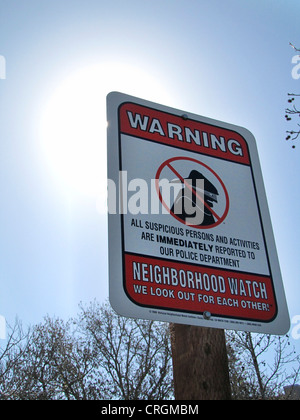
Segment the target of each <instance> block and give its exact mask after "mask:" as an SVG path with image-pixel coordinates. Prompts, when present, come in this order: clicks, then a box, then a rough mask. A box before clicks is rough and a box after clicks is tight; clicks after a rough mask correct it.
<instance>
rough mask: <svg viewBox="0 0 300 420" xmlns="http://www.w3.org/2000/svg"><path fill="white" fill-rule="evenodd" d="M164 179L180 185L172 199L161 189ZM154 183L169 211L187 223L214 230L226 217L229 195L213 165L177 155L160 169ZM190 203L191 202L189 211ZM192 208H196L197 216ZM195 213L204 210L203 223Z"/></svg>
mask: <svg viewBox="0 0 300 420" xmlns="http://www.w3.org/2000/svg"><path fill="white" fill-rule="evenodd" d="M174 176H175V179H174ZM162 180H164V181H165V180H169V182H170V184H171V185H173V186H176V184H177V188H176V189H177V193H176V194H175V196H174V198H173V202H171V200H170V195H169V196H168V197H167V196H166V194H165V193H164V189H163V188H161V181H162ZM155 186H156V191H157V194H158V196H159V199H160V201H161V203H162V205H163V206H164V208H165V209H166V210H167V212H168V213H170V215H171V216H173V217H174V218H175V219H177V220H178V221H179V222H181V223H184V224H185V225H188V226H190V227H194V228H197V229H211V228H214V227H216V226H218V225H219V224H221V223H222V222H223V221H224V220H225V218H226V217H227V214H228V211H229V195H228V192H227V189H226V187H225V185H224V182H223V181H222V179H221V178H220V176H219V175H218V174H217V173H216V172H215V171H214V170H213V169H212V168H210V167H209V166H208V165H206V164H205V163H203V162H201V161H199V160H197V159H193V158H189V157H175V158H171V159H168V160H166V161H165V162H163V163H162V164H161V165H160V167H159V168H158V171H157V173H156V177H155ZM188 202H190V204H191V205H190V207H189V211H187V207H188V206H187V204H188ZM191 206H192V207H191ZM191 208H192V209H194V210H193V211H194V215H193V214H192V213H191V210H190V209H191ZM196 213H198V215H199V213H201V216H202V217H201V218H200V219H201V220H200V222H199V218H198V217H195V215H196ZM193 216H194V219H193ZM193 220H195V222H193Z"/></svg>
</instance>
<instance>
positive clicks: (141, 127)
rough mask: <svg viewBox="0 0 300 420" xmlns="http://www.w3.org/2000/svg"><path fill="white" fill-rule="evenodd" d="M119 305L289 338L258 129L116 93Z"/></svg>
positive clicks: (112, 234)
mask: <svg viewBox="0 0 300 420" xmlns="http://www.w3.org/2000/svg"><path fill="white" fill-rule="evenodd" d="M108 178H109V184H108V187H109V203H108V204H109V272H110V301H111V304H112V306H113V308H114V309H115V310H116V311H117V312H118V313H120V314H121V315H124V316H129V317H136V318H144V319H153V320H160V321H167V322H170V323H175V324H186V325H193V326H200V327H208V328H216V329H236V330H242V331H251V332H258V333H269V334H284V333H286V332H287V331H288V329H289V316H288V311H287V305H286V300H285V294H284V289H283V284H282V279H281V274H280V268H279V263H278V258H277V253H276V247H275V242H274V238H273V233H272V226H271V221H270V216H269V212H268V206H267V201H266V195H265V191H264V186H263V180H262V175H261V169H260V164H259V159H258V154H257V149H256V143H255V139H254V137H253V135H252V134H251V133H250V132H249V131H248V130H246V129H244V128H241V127H237V126H234V125H231V124H228V123H223V122H220V121H215V120H211V119H209V118H206V117H202V116H198V115H194V114H188V113H186V112H183V111H180V110H177V109H173V108H168V107H165V106H162V105H158V104H155V103H152V102H148V101H144V100H142V99H138V98H134V97H131V96H128V95H124V94H121V93H116V92H113V93H111V94H109V95H108Z"/></svg>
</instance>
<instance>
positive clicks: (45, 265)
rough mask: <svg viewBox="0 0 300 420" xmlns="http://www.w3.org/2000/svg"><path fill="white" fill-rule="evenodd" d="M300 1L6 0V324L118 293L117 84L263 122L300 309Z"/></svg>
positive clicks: (295, 312) (0, 21)
mask: <svg viewBox="0 0 300 420" xmlns="http://www.w3.org/2000/svg"><path fill="white" fill-rule="evenodd" d="M299 12H300V4H299V1H298V0H251V1H241V0H210V1H209V2H208V1H203V0H186V1H185V2H183V1H179V0H151V1H148V0H143V1H137V0H127V1H126V2H125V1H123V0H110V1H102V0H84V1H83V0H59V1H58V0H51V1H50V0H39V1H38V0H26V1H25V0H0V56H1V57H2V60H0V67H1V68H0V75H1V74H2V76H3V70H5V78H4V77H2V78H1V79H0V191H1V206H0V226H1V227H0V232H1V235H0V321H1V325H2V324H3V317H4V318H6V319H7V320H8V321H9V322H10V323H12V322H13V320H14V319H15V317H16V316H18V317H19V318H20V319H21V320H22V321H23V323H24V324H25V325H27V324H32V323H36V322H40V321H41V320H42V319H43V317H44V316H45V315H47V314H49V315H50V316H59V317H62V318H65V319H67V318H69V317H71V316H73V315H75V314H76V313H77V311H78V304H79V302H80V301H82V302H83V303H88V302H90V301H92V300H94V299H97V300H98V301H100V302H103V301H105V300H106V299H107V297H108V250H107V215H106V210H105V200H106V198H105V197H106V110H105V100H106V99H105V98H106V95H107V93H109V92H110V91H121V92H124V93H128V94H131V95H134V96H137V97H141V98H144V99H149V100H152V101H154V102H157V103H160V104H164V105H167V106H171V107H174V108H179V109H182V110H185V111H187V112H192V113H195V114H199V115H204V116H206V117H210V118H214V119H216V120H221V121H226V122H228V123H232V124H236V125H239V126H243V127H246V128H247V129H248V130H250V131H251V132H252V133H253V135H254V136H255V138H256V140H257V146H258V151H259V157H260V162H261V167H262V173H263V177H264V183H265V188H266V193H267V198H268V203H269V209H270V215H271V219H272V224H273V230H274V235H275V239H276V245H277V251H278V257H279V262H280V266H281V271H282V276H283V280H284V286H285V291H286V296H287V302H288V306H289V311H290V317H291V319H292V320H293V319H294V320H296V318H297V317H298V319H299V320H300V302H299V298H300V258H299V249H300V227H299V221H297V220H298V218H299V216H297V215H299V214H300V191H299V176H300V165H299V159H300V156H299V153H300V145H299V146H298V147H296V148H295V149H293V148H292V145H291V143H289V142H286V141H285V137H286V134H285V132H286V130H288V129H290V127H291V125H289V123H287V122H286V120H285V118H284V114H285V112H284V110H285V107H286V105H287V93H288V92H294V93H297V92H300V79H295V78H293V77H292V69H293V67H294V66H295V64H292V59H293V57H294V56H295V51H294V50H293V49H292V48H291V46H290V45H289V43H290V42H292V43H293V44H294V45H296V46H297V45H298V46H299V48H300V39H299V38H300V30H299ZM3 58H4V59H3ZM4 65H5V69H4ZM0 77H1V76H0ZM286 200H287V201H288V203H289V206H292V207H291V208H289V206H288V205H287V204H286V202H285V201H286ZM294 216H295V218H296V220H294ZM299 320H298V321H297V322H298V323H299ZM295 329H296V331H297V332H298V333H299V328H298V329H297V324H296V322H295V323H294V324H292V326H291V332H292V331H294V334H293V335H294V337H295V338H293V339H292V341H293V345H295V346H296V348H297V349H298V351H300V340H299V337H298V335H299V334H295Z"/></svg>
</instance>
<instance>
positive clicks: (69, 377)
mask: <svg viewBox="0 0 300 420" xmlns="http://www.w3.org/2000/svg"><path fill="white" fill-rule="evenodd" d="M168 334H169V333H168V328H167V327H166V325H164V324H161V323H154V322H152V321H137V320H131V319H125V318H122V317H119V316H118V315H116V314H115V313H114V312H113V311H112V309H111V308H110V307H109V305H108V304H106V305H103V306H100V305H99V304H97V303H93V304H91V305H90V306H89V307H87V308H84V307H83V306H81V313H80V314H79V316H78V319H71V320H69V321H68V322H64V321H62V320H60V319H51V318H50V317H46V318H45V320H44V322H43V323H41V324H39V325H36V326H34V327H32V328H31V330H29V331H28V332H27V333H26V334H25V333H23V328H22V326H21V323H19V322H18V323H17V324H16V325H15V327H14V328H12V329H11V330H10V331H9V334H8V335H9V339H8V342H7V345H6V347H5V348H3V349H0V399H2V400H4V399H8V400H58V399H59V400H87V399H89V400H95V399H114V398H115V399H167V398H171V397H172V389H173V388H172V372H171V349H170V344H169V338H168Z"/></svg>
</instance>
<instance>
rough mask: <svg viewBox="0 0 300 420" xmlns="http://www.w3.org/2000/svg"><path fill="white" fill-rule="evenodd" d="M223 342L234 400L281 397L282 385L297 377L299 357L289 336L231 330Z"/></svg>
mask: <svg viewBox="0 0 300 420" xmlns="http://www.w3.org/2000/svg"><path fill="white" fill-rule="evenodd" d="M227 343H228V355H229V368H230V376H231V386H232V393H233V398H234V399H243V400H244V399H246V400H247V399H251V400H257V399H260V400H270V399H282V398H283V395H282V392H283V388H284V387H285V386H286V385H295V384H296V382H297V380H298V379H299V378H300V357H299V356H297V354H296V353H295V351H294V349H293V348H291V345H290V341H289V336H283V337H282V336H271V335H266V334H251V333H249V332H233V331H231V332H227ZM288 368H290V372H289V371H288ZM288 397H289V396H287V398H288Z"/></svg>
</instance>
